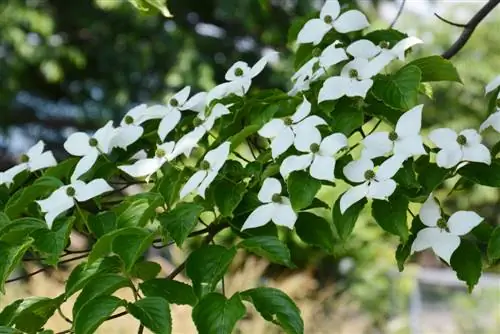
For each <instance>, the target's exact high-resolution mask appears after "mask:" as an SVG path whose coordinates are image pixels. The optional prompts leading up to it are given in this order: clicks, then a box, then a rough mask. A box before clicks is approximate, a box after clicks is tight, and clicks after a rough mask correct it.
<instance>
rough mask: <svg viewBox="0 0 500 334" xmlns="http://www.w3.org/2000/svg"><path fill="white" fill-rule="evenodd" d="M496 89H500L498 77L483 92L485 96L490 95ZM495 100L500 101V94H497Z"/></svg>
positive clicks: (499, 77)
mask: <svg viewBox="0 0 500 334" xmlns="http://www.w3.org/2000/svg"><path fill="white" fill-rule="evenodd" d="M498 87H500V75H499V76H497V77H496V78H495V79H493V80H492V81H491V82H490V83H489V84H487V85H486V88H485V92H486V94H488V93H491V92H492V91H494V90H495V89H497V88H498ZM497 99H499V100H500V92H498V97H497Z"/></svg>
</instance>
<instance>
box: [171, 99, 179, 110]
mask: <svg viewBox="0 0 500 334" xmlns="http://www.w3.org/2000/svg"><path fill="white" fill-rule="evenodd" d="M170 105H171V106H172V107H174V108H175V107H177V106H179V101H177V99H176V98H171V99H170Z"/></svg>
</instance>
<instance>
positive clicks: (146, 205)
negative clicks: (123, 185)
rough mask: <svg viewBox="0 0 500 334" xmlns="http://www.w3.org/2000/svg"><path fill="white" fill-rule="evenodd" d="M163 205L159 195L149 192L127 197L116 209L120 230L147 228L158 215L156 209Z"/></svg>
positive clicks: (117, 223)
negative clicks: (150, 221) (125, 228)
mask: <svg viewBox="0 0 500 334" xmlns="http://www.w3.org/2000/svg"><path fill="white" fill-rule="evenodd" d="M162 204H163V197H162V196H161V195H160V194H158V193H153V192H148V193H142V194H138V195H134V196H130V197H127V198H126V199H125V200H124V201H123V202H122V204H120V206H118V208H117V209H116V214H117V216H118V218H117V221H116V225H117V227H118V228H122V227H129V226H139V227H143V226H145V225H146V224H147V223H148V222H149V220H151V219H152V218H153V217H154V216H155V215H156V208H157V207H159V206H160V205H162Z"/></svg>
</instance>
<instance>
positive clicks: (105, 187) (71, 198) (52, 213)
mask: <svg viewBox="0 0 500 334" xmlns="http://www.w3.org/2000/svg"><path fill="white" fill-rule="evenodd" d="M112 190H113V188H112V187H111V186H110V185H109V184H108V183H107V182H106V181H105V180H104V179H96V180H92V181H90V182H89V183H85V182H83V181H80V180H76V181H74V182H71V184H69V185H65V186H62V187H60V188H59V189H57V190H55V191H54V192H53V193H52V194H51V195H50V196H49V197H47V198H46V199H43V200H39V201H36V202H37V203H38V205H39V206H40V209H41V210H42V212H44V213H45V221H46V222H47V225H48V226H49V228H51V227H52V223H53V222H54V220H55V219H56V217H57V216H59V215H60V214H61V213H63V212H64V211H66V210H69V209H71V208H72V207H73V206H74V205H75V202H85V201H88V200H89V199H91V198H94V197H96V196H99V195H102V194H104V193H106V192H109V191H112Z"/></svg>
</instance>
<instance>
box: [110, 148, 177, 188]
mask: <svg viewBox="0 0 500 334" xmlns="http://www.w3.org/2000/svg"><path fill="white" fill-rule="evenodd" d="M174 147H175V143H174V142H168V143H164V144H161V145H157V147H156V152H155V156H154V157H153V158H142V159H138V160H137V161H136V162H135V163H134V164H133V165H125V166H118V168H119V169H120V170H122V171H124V172H125V173H127V174H128V175H130V176H133V177H137V178H139V177H145V178H146V182H149V179H150V177H151V175H153V174H154V173H156V171H158V169H160V168H161V166H163V164H164V163H165V162H167V161H170V160H172V152H173V151H174Z"/></svg>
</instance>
